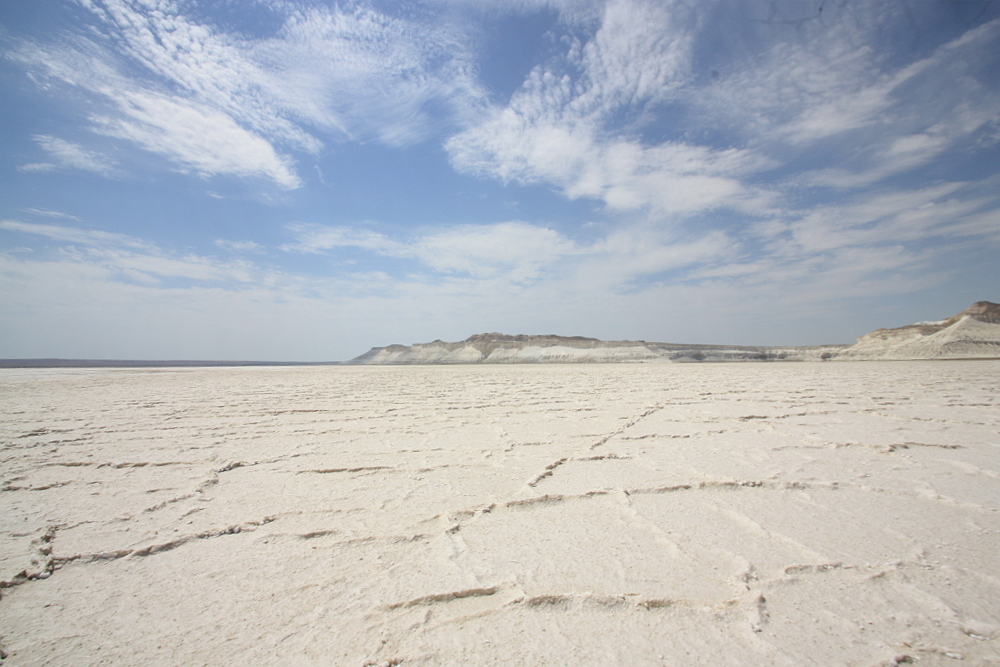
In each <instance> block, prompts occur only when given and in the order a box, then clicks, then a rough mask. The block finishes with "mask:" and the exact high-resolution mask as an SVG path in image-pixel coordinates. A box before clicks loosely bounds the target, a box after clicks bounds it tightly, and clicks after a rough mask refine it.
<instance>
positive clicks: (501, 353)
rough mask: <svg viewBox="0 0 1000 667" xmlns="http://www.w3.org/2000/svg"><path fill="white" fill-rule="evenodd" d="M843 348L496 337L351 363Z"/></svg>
mask: <svg viewBox="0 0 1000 667" xmlns="http://www.w3.org/2000/svg"><path fill="white" fill-rule="evenodd" d="M844 347H845V346H843V345H830V346H819V347H781V348H776V347H746V346H711V345H674V344H670V343H647V342H644V341H601V340H597V339H594V338H582V337H579V336H576V337H564V336H523V335H519V336H506V335H503V334H496V333H493V334H477V335H475V336H471V337H469V338H468V339H466V340H464V341H461V342H458V343H446V342H443V341H434V342H433V343H422V344H416V345H411V346H404V345H390V346H388V347H376V348H372V349H371V351H369V352H368V353H367V354H364V355H362V356H360V357H358V358H357V359H354V360H353V361H352V362H351V363H355V364H375V365H402V364H480V363H482V364H547V363H585V364H601V363H657V362H660V363H663V362H695V361H819V360H821V359H828V358H832V357H834V356H835V355H836V354H837V353H838V352H839V351H840V350H841V349H843V348H844Z"/></svg>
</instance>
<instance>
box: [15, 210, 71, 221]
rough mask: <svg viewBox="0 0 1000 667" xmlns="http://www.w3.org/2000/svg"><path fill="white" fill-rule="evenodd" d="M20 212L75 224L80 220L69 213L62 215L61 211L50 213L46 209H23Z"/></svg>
mask: <svg viewBox="0 0 1000 667" xmlns="http://www.w3.org/2000/svg"><path fill="white" fill-rule="evenodd" d="M21 210H22V211H24V212H25V213H30V214H32V215H39V216H43V217H46V218H60V219H63V220H75V221H76V222H80V218H78V217H77V216H75V215H70V214H69V213H63V212H62V211H51V210H49V209H47V208H23V209H21Z"/></svg>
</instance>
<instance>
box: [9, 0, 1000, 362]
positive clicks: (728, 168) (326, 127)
mask: <svg viewBox="0 0 1000 667" xmlns="http://www.w3.org/2000/svg"><path fill="white" fill-rule="evenodd" d="M0 48H2V58H0V91H2V96H3V100H4V103H3V104H2V105H0V146H2V148H3V150H2V151H0V192H2V193H3V196H2V198H0V311H2V313H3V315H2V317H0V357H7V358H11V357H72V358H119V359H135V358H147V359H149V358H152V359H271V360H343V359H349V358H351V357H354V356H356V355H358V354H361V353H363V352H365V351H367V349H368V348H369V347H371V346H373V345H386V344H389V343H404V344H406V343H413V342H426V341H430V340H433V339H436V338H441V339H444V340H461V339H463V338H465V337H467V336H469V335H471V334H473V333H480V332H486V331H501V332H505V333H556V334H562V335H584V336H593V337H597V338H604V339H644V340H653V341H665V342H686V343H733V344H765V345H786V344H787V345H802V344H819V343H833V342H851V341H853V339H854V338H855V337H856V336H859V335H861V334H863V333H866V332H868V331H870V330H872V329H874V328H876V327H879V326H899V325H902V324H907V323H910V322H914V321H920V320H927V319H938V318H941V317H946V316H949V315H952V314H954V313H955V312H958V311H959V310H961V309H963V308H965V307H966V306H968V305H969V304H971V303H972V302H973V301H977V300H982V299H987V300H993V301H1000V262H998V261H997V257H998V256H1000V255H998V250H1000V3H991V2H956V1H948V2H930V1H924V0H922V1H919V2H916V1H912V0H907V1H904V0H888V1H886V0H878V1H875V2H862V1H855V0H839V1H836V2H833V1H824V2H820V1H815V2H813V1H809V2H806V1H796V2H780V1H774V2H743V1H740V2H736V1H733V2H705V3H701V2H699V3H689V2H681V1H678V2H671V1H668V0H662V1H660V0H656V1H654V0H643V1H637V0H606V1H600V0H578V1H574V0H423V1H421V0H407V1H405V2H388V1H383V2H379V1H372V2H351V1H344V2H339V3H330V2H321V1H319V0H302V1H297V0H257V1H253V0H239V1H236V0H229V1H218V0H216V1H213V2H194V1H189V0H176V1H174V0H76V1H71V0H34V1H33V2H5V3H0Z"/></svg>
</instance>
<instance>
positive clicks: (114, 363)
mask: <svg viewBox="0 0 1000 667" xmlns="http://www.w3.org/2000/svg"><path fill="white" fill-rule="evenodd" d="M340 363H342V362H339V361H207V360H177V361H167V360H146V359H0V368H206V367H221V368H228V367H236V366H336V365H338V364H340Z"/></svg>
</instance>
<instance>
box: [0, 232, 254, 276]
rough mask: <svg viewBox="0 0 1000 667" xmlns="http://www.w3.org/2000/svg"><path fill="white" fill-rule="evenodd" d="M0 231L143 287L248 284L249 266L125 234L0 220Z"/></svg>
mask: <svg viewBox="0 0 1000 667" xmlns="http://www.w3.org/2000/svg"><path fill="white" fill-rule="evenodd" d="M0 229H3V230H7V231H10V232H17V233H20V234H25V235H32V236H42V237H45V238H48V239H51V240H52V241H56V242H58V243H63V244H69V245H65V246H62V247H61V248H60V249H59V251H58V253H59V255H60V256H61V257H62V258H63V259H65V260H68V261H73V262H82V263H84V264H89V265H95V266H100V267H102V268H103V269H104V270H108V271H112V272H115V273H117V274H120V275H123V276H126V277H127V278H129V279H132V280H139V281H140V282H144V283H151V284H155V283H158V282H159V281H160V280H161V279H167V278H183V279H189V280H196V281H204V282H212V283H223V284H224V283H228V282H232V281H236V282H238V283H246V282H250V281H251V272H250V265H249V264H248V263H246V262H238V261H237V262H231V261H230V262H226V261H219V260H217V259H215V258H211V257H204V256H200V255H196V254H191V253H187V254H177V253H172V252H169V251H165V250H163V249H161V248H160V247H158V246H157V245H155V244H153V243H150V242H148V241H144V240H142V239H139V238H136V237H134V236H130V235H127V234H116V233H114V232H105V231H101V230H96V229H82V228H80V227H70V226H66V225H52V224H39V223H31V222H21V221H19V220H0Z"/></svg>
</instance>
